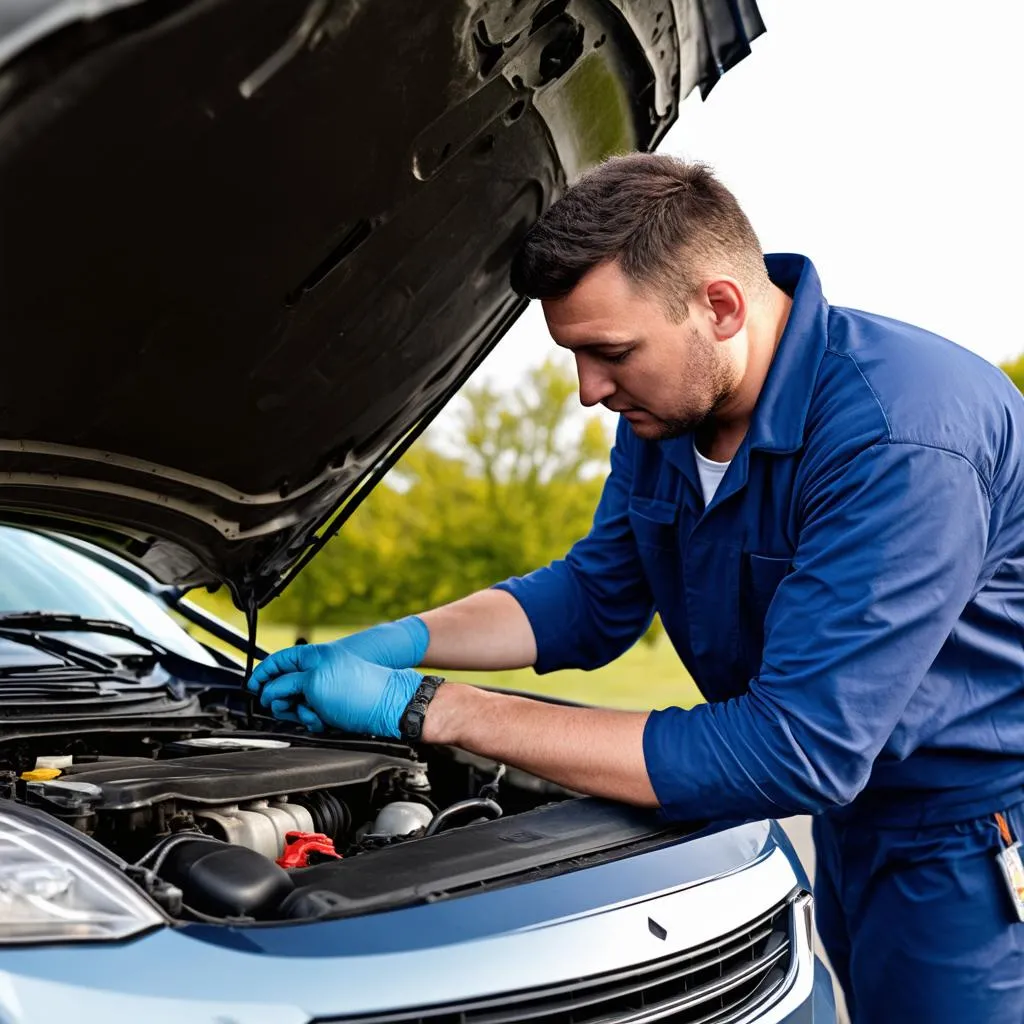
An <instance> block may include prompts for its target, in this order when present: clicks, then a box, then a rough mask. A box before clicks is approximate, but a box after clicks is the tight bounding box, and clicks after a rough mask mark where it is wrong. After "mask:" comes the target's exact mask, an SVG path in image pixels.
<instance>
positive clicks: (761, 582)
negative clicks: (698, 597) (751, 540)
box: [740, 554, 793, 662]
mask: <svg viewBox="0 0 1024 1024" xmlns="http://www.w3.org/2000/svg"><path fill="white" fill-rule="evenodd" d="M743 562H744V565H743V571H742V573H741V580H742V584H741V588H740V604H741V607H740V621H741V622H742V623H743V635H744V637H745V640H746V642H745V643H744V647H745V648H746V650H747V655H748V657H749V658H751V659H753V660H755V661H758V662H759V661H760V659H761V654H762V651H763V649H764V620H765V616H766V615H767V614H768V606H769V605H770V604H771V603H772V598H773V597H775V591H776V590H778V589H779V584H780V583H781V582H782V581H783V579H785V577H786V575H787V574H788V573H789V570H790V569H791V568H792V565H793V560H792V557H791V556H790V555H755V554H748V555H744V558H743Z"/></svg>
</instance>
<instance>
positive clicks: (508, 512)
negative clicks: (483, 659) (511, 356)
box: [267, 362, 609, 632]
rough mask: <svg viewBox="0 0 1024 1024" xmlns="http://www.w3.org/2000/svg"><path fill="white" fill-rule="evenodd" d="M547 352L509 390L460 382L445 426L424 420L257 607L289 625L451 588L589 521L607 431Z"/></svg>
mask: <svg viewBox="0 0 1024 1024" xmlns="http://www.w3.org/2000/svg"><path fill="white" fill-rule="evenodd" d="M575 393H576V387H575V380H574V378H573V377H572V375H571V374H569V373H567V372H566V371H564V370H562V369H561V368H559V367H558V366H556V365H555V364H554V363H551V362H548V363H545V364H544V365H542V366H540V367H537V368H536V369H534V370H531V371H530V372H529V373H528V374H527V375H526V376H525V377H524V379H523V381H522V382H521V384H520V386H519V387H517V388H516V389H515V390H514V391H512V392H500V391H498V390H496V389H495V388H493V387H491V386H489V385H486V384H484V385H476V386H470V387H469V388H467V389H466V390H465V391H464V392H463V393H462V395H461V396H460V399H459V400H460V402H461V404H462V414H461V416H460V417H459V419H458V425H457V431H456V435H455V437H454V438H450V439H447V440H445V439H443V438H442V437H441V436H440V435H439V434H438V433H437V432H436V431H428V432H427V433H426V435H425V436H424V438H422V439H421V440H420V441H419V442H418V443H417V444H416V445H414V446H413V447H412V448H411V449H410V451H409V452H408V453H407V454H406V455H405V457H404V458H403V459H402V461H401V462H400V463H399V464H398V465H397V466H396V467H395V469H394V470H393V471H392V473H391V474H389V476H388V478H386V479H385V480H384V481H382V482H381V484H380V485H379V486H378V487H377V488H376V489H375V490H374V491H373V493H371V494H370V495H369V496H368V497H367V498H366V500H365V501H364V502H363V504H362V505H361V506H360V507H359V508H358V509H357V510H356V511H355V513H354V514H353V515H352V518H351V519H350V520H349V522H347V523H346V524H345V526H344V528H343V529H342V530H341V531H340V533H339V534H338V536H337V537H336V538H334V539H333V540H331V541H330V542H329V543H328V544H327V545H326V546H325V548H324V550H323V551H321V552H320V554H319V555H318V556H317V557H316V558H315V559H313V561H312V562H311V563H310V565H309V566H307V568H306V569H305V570H303V572H302V573H301V574H300V576H299V577H298V578H297V579H296V580H295V581H294V583H293V585H292V586H290V587H289V588H288V590H287V591H286V592H285V594H284V595H283V596H282V597H280V598H279V599H278V600H277V601H275V602H274V603H273V604H272V605H270V607H269V608H268V609H267V614H268V615H269V616H271V617H273V618H275V619H277V620H278V621H287V622H294V623H296V624H298V628H299V630H300V632H308V630H309V629H310V628H311V627H312V626H314V625H317V624H320V623H326V622H331V623H344V624H349V625H358V624H362V623H366V622H372V621H379V620H382V619H389V618H394V617H396V616H399V615H402V614H407V613H409V612H413V611H418V610H422V609H423V608H425V607H431V606H434V605H437V604H440V603H443V602H445V601H450V600H454V599H455V598H457V597H460V596H462V595H464V594H467V593H470V592H472V591H473V590H477V589H480V588H482V587H486V586H488V585H490V584H491V583H493V582H495V581H496V580H500V579H504V578H505V577H507V576H510V575H517V574H520V573H524V572H528V571H530V570H531V569H534V568H536V567H538V566H540V565H544V564H546V563H547V562H549V561H551V560H552V559H553V558H557V557H559V556H560V555H562V554H564V553H565V551H566V550H567V549H568V548H569V546H570V545H571V544H572V543H573V541H574V540H576V539H577V538H579V537H580V536H582V535H583V534H584V533H585V532H586V531H587V529H588V528H589V526H590V522H591V519H592V516H593V511H594V507H595V505H596V504H597V500H598V498H599V496H600V491H601V486H602V482H603V475H604V470H605V468H606V466H607V456H608V448H609V439H608V437H607V434H606V432H605V430H604V428H603V426H602V424H601V421H600V419H599V418H598V417H597V416H596V415H579V414H577V413H576V411H575V410H576V408H577V407H576V402H575Z"/></svg>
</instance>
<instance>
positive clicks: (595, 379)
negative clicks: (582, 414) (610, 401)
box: [576, 359, 615, 409]
mask: <svg viewBox="0 0 1024 1024" xmlns="http://www.w3.org/2000/svg"><path fill="white" fill-rule="evenodd" d="M576 374H577V376H578V377H579V379H580V403H581V404H582V405H585V406H586V407H587V408H588V409H589V408H590V407H591V406H594V405H599V404H600V403H601V402H603V401H604V400H605V399H606V398H610V397H611V396H612V395H613V394H615V383H614V381H612V380H611V378H610V377H608V376H607V374H605V373H603V372H602V371H601V370H600V369H599V368H598V367H596V366H591V365H588V364H587V363H586V362H585V361H584V360H582V359H577V360H576Z"/></svg>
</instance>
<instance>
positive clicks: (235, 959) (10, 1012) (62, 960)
mask: <svg viewBox="0 0 1024 1024" xmlns="http://www.w3.org/2000/svg"><path fill="white" fill-rule="evenodd" d="M729 843H732V844H737V843H738V844H741V845H743V846H745V847H747V848H749V849H750V850H751V852H752V854H753V855H752V857H751V858H750V860H749V861H748V862H747V864H746V866H744V867H742V868H739V869H737V870H732V871H728V872H725V873H722V874H716V873H715V872H714V871H709V872H708V873H707V874H705V876H704V880H701V881H695V882H692V883H689V884H685V885H680V884H679V881H678V880H679V878H680V877H686V875H687V873H688V872H689V869H690V868H692V867H693V863H694V861H695V859H700V858H702V859H703V861H704V862H705V863H706V864H708V865H709V866H710V865H713V864H714V863H716V862H717V863H719V864H720V863H722V859H721V854H722V851H723V849H724V848H725V845H726V844H729ZM673 878H674V879H675V882H674V884H672V879H673ZM804 884H805V883H804V879H803V876H802V871H801V870H800V868H799V865H798V863H797V862H796V861H795V858H794V857H793V855H792V853H791V852H790V851H789V850H788V848H787V846H786V845H785V844H784V842H782V841H778V842H777V841H776V833H775V832H774V830H772V829H769V826H768V825H767V824H766V823H759V824H754V825H745V826H741V827H739V828H736V829H730V830H728V831H727V832H721V833H710V834H707V835H703V836H699V837H695V838H691V839H688V840H686V841H684V842H683V843H680V844H678V845H675V846H672V847H668V848H665V849H661V850H657V851H653V852H649V853H645V854H643V855H639V856H636V857H630V858H627V859H625V860H622V861H617V862H613V863H609V864H604V865H601V866H599V867H593V868H588V869H586V870H581V871H576V872H572V873H570V874H568V875H562V876H558V877H554V878H549V879H544V880H541V881H537V882H532V883H528V884H523V885H518V886H513V887H509V888H507V889H502V890H497V891H495V892H491V893H483V894H480V895H476V896H468V897H463V898H460V899H455V900H451V901H442V902H440V903H436V904H432V905H431V904H428V905H424V906H418V907H412V908H408V909H406V910H400V911H394V912H389V913H383V914H375V915H371V916H369V917H364V918H352V919H348V920H344V921H335V922H323V923H320V924H311V925H304V926H292V927H290V928H285V927H278V926H273V927H266V928H259V927H257V928H250V929H244V930H243V929H236V930H231V929H227V928H205V929H203V928H192V927H186V928H178V929H174V928H165V929H161V930H158V931H155V932H153V933H151V934H149V935H146V936H142V937H141V938H139V939H136V940H134V941H131V942H127V943H122V944H118V945H97V946H80V947H75V948H62V949H55V948H49V947H33V948H24V949H8V950H5V951H3V952H0V1021H3V1022H5V1024H6V1022H9V1024H29V1022H33V1024H34V1022H38V1021H49V1020H57V1019H72V1020H79V1021H103V1022H104V1024H112V1022H117V1021H138V1020H145V1021H147V1024H163V1022H167V1024H171V1022H175V1024H177V1022H180V1021H189V1022H209V1024H214V1022H216V1024H225V1022H226V1021H231V1022H232V1024H271V1022H273V1024H309V1022H310V1021H316V1020H319V1021H326V1020H332V1019H334V1020H337V1019H338V1018H349V1019H351V1018H357V1019H358V1018H360V1017H373V1016H380V1015H382V1014H387V1015H389V1016H390V1015H392V1014H394V1015H397V1016H399V1017H406V1018H408V1016H409V1015H410V1013H411V1012H412V1011H414V1010H415V1008H417V1007H425V1006H427V1007H429V1006H435V1007H436V1006H443V1005H452V1004H458V1003H467V1002H470V1001H473V1000H480V999H488V998H493V997H495V996H497V995H500V994H501V993H504V992H514V991H522V990H524V989H544V988H545V987H550V986H556V985H559V984H564V983H565V981H566V980H567V979H574V978H587V977H590V976H594V975H603V974H610V973H613V972H616V971H622V970H627V969H629V968H630V967H636V966H637V965H639V964H643V963H646V962H649V961H653V960H658V959H660V958H665V957H671V956H673V955H676V954H679V953H683V952H685V951H686V950H689V949H694V948H697V947H699V946H702V945H706V944H708V943H713V942H714V940H716V939H717V938H719V937H721V936H723V935H725V934H727V933H729V932H732V931H735V930H737V929H740V928H742V927H743V926H744V925H745V924H746V923H748V922H750V921H751V920H753V919H755V918H756V917H758V916H759V915H760V914H762V913H763V912H764V911H766V910H767V909H768V908H770V907H772V906H775V905H776V904H778V903H780V902H781V901H783V900H786V899H787V897H790V896H792V895H793V894H794V893H796V894H797V898H796V899H794V900H793V901H792V902H791V904H790V913H791V914H792V915H793V920H792V921H791V927H790V934H791V936H792V953H791V956H790V958H789V963H788V967H787V972H786V977H785V982H784V984H783V985H781V986H780V987H779V988H778V990H777V992H775V993H773V996H772V999H771V1000H770V1001H769V1002H768V1003H767V1004H760V1005H757V1006H755V1007H753V1008H751V1010H750V1012H744V1013H743V1014H742V1015H739V1016H736V1017H734V1018H732V1019H731V1020H730V1021H729V1022H728V1024H811V1022H813V1024H833V1022H834V1019H835V1018H834V1006H833V1003H832V990H831V984H830V982H829V980H828V976H827V974H825V973H824V970H823V968H821V966H820V964H819V963H818V962H817V961H816V958H815V956H814V951H813V937H812V936H813V932H812V921H811V914H810V897H809V896H806V895H801V894H800V890H801V889H802V887H803V886H804ZM570 896H571V897H572V898H570ZM577 896H579V897H580V898H582V899H585V901H586V904H589V906H586V904H580V905H578V906H577V905H576V904H574V902H573V900H574V899H575V898H576V897H577ZM585 906H586V909H583V908H584V907H585ZM574 907H575V909H574ZM651 921H654V922H656V923H657V925H658V927H657V928H656V929H653V928H652V927H651V925H650V922H651ZM660 1019H662V1020H665V1021H670V1020H671V1019H672V1017H671V1016H662V1017H661V1018H660ZM642 1020H643V1018H642V1017H640V1018H636V1024H640V1022H641V1021H642Z"/></svg>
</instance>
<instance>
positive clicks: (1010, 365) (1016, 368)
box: [1001, 353, 1024, 391]
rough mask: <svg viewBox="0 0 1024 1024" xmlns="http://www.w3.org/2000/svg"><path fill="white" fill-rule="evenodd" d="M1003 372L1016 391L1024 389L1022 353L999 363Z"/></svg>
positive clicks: (1023, 356)
mask: <svg viewBox="0 0 1024 1024" xmlns="http://www.w3.org/2000/svg"><path fill="white" fill-rule="evenodd" d="M1001 369H1002V370H1003V372H1004V373H1005V374H1006V375H1007V376H1008V377H1009V378H1010V380H1012V381H1013V383H1014V385H1015V386H1016V388H1017V390H1018V391H1024V353H1022V354H1021V355H1019V356H1017V358H1016V359H1013V360H1011V361H1010V362H1007V363H1002V364H1001Z"/></svg>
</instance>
